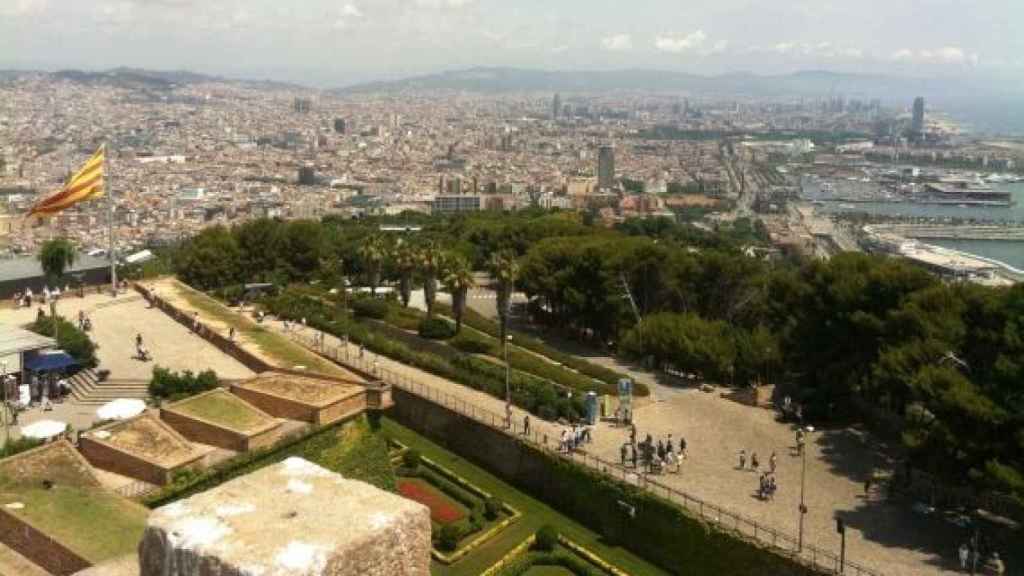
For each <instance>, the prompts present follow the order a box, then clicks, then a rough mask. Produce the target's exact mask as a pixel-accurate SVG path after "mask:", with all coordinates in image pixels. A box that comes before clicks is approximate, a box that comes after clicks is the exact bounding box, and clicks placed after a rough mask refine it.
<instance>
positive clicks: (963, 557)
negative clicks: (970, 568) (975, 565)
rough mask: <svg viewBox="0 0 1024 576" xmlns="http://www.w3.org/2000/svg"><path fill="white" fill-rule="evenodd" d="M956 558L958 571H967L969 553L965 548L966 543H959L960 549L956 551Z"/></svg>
mask: <svg viewBox="0 0 1024 576" xmlns="http://www.w3.org/2000/svg"><path fill="white" fill-rule="evenodd" d="M957 557H959V559H960V569H961V570H963V571H967V561H968V560H970V557H971V551H970V549H968V548H967V543H966V542H961V543H960V548H958V549H957Z"/></svg>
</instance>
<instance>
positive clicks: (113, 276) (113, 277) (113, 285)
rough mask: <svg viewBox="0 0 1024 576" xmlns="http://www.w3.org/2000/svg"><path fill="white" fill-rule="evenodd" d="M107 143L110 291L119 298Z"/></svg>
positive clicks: (104, 146)
mask: <svg viewBox="0 0 1024 576" xmlns="http://www.w3.org/2000/svg"><path fill="white" fill-rule="evenodd" d="M107 152H108V150H107V144H106V143H105V142H104V143H103V156H104V159H103V161H104V162H106V163H107V166H106V167H105V168H106V170H105V174H104V175H103V187H104V188H106V192H107V214H108V222H109V225H110V234H109V236H110V250H109V251H108V255H109V256H110V291H111V294H113V296H114V298H117V248H116V246H117V245H116V243H115V242H114V187H113V186H111V185H110V181H111V180H113V175H114V174H113V172H114V171H113V170H110V164H109V161H108V160H107Z"/></svg>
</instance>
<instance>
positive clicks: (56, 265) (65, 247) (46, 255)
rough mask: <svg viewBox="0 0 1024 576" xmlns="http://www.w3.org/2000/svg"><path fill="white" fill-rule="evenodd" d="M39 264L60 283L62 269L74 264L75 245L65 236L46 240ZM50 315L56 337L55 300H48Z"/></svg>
mask: <svg viewBox="0 0 1024 576" xmlns="http://www.w3.org/2000/svg"><path fill="white" fill-rule="evenodd" d="M38 258H39V265H40V266H41V267H42V268H43V272H44V273H45V274H46V277H47V278H49V279H50V280H52V281H53V282H54V283H55V284H57V285H60V284H59V283H60V279H61V277H62V276H64V271H65V270H67V269H68V268H70V267H72V266H73V265H74V264H75V247H74V245H72V244H71V242H69V241H68V240H67V239H66V238H55V239H53V240H47V241H46V242H44V243H43V246H42V247H41V248H40V250H39V256H38ZM50 316H52V317H53V338H54V339H55V340H56V339H57V337H58V334H57V330H58V326H59V324H57V301H56V300H50Z"/></svg>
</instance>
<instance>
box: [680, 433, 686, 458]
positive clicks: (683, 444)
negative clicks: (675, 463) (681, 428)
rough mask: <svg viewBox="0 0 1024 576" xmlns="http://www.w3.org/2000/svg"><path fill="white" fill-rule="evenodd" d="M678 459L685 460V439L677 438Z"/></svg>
mask: <svg viewBox="0 0 1024 576" xmlns="http://www.w3.org/2000/svg"><path fill="white" fill-rule="evenodd" d="M679 458H686V438H683V436H682V435H680V436H679Z"/></svg>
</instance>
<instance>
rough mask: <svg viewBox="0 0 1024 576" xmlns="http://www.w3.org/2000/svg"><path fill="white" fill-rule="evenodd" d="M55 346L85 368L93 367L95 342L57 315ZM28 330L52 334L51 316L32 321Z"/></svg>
mask: <svg viewBox="0 0 1024 576" xmlns="http://www.w3.org/2000/svg"><path fill="white" fill-rule="evenodd" d="M57 325H58V330H57V347H58V348H60V349H61V350H63V351H65V352H67V353H68V355H69V356H71V357H72V358H74V359H75V360H76V361H77V362H78V363H79V364H81V365H82V366H83V367H85V368H95V367H96V364H98V362H97V360H96V344H94V343H93V341H92V340H90V339H89V336H88V335H86V333H85V332H82V331H81V330H79V329H78V327H77V326H75V325H74V324H72V323H71V322H68V321H67V320H65V319H64V318H61V317H60V316H58V317H57ZM28 329H29V330H31V331H33V332H35V333H36V334H42V335H43V336H51V337H52V336H53V318H51V317H49V316H47V317H45V318H41V319H39V320H36V321H35V322H33V323H32V324H31V325H30V326H29V327H28Z"/></svg>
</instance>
